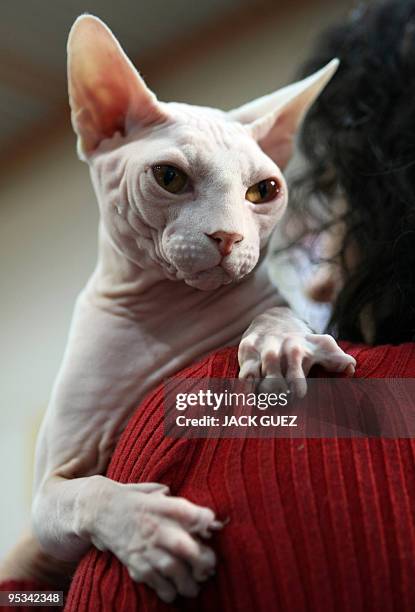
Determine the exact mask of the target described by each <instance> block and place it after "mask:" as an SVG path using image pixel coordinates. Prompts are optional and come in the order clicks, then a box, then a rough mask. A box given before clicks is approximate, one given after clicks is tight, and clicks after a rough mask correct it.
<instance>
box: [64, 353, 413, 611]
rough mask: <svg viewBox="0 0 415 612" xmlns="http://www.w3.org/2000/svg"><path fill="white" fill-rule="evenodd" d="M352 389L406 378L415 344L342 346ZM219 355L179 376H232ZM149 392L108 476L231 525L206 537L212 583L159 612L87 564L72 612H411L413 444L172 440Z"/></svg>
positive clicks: (99, 563) (113, 566) (232, 356)
mask: <svg viewBox="0 0 415 612" xmlns="http://www.w3.org/2000/svg"><path fill="white" fill-rule="evenodd" d="M347 348H348V349H349V352H350V353H352V354H353V355H354V356H355V357H356V358H357V361H358V364H359V365H358V370H357V376H360V377H377V378H382V377H415V345H406V346H401V347H378V348H371V349H367V348H363V347H351V346H350V345H348V346H347ZM237 371H238V364H237V353H236V350H235V349H224V350H222V351H219V352H218V353H215V354H213V355H211V356H210V357H208V358H207V359H205V360H204V361H203V362H201V363H199V364H197V365H194V366H191V367H190V368H187V370H185V371H184V372H181V373H180V374H179V376H187V377H194V378H201V377H204V376H210V377H218V378H219V377H227V378H232V377H235V376H236V375H237ZM162 399H163V393H162V390H161V388H159V389H158V390H156V391H154V392H153V393H151V394H150V395H149V396H148V397H147V399H146V400H145V401H144V402H143V404H142V405H141V407H140V409H139V410H137V412H136V413H135V415H134V416H133V418H132V419H131V422H130V423H129V425H128V428H127V429H126V431H125V432H124V434H123V436H122V439H121V440H120V442H119V444H118V447H117V449H116V452H115V453H114V456H113V459H112V461H111V464H110V466H109V468H108V476H109V477H110V478H113V479H115V480H119V481H121V482H140V481H143V482H145V481H152V482H164V483H166V484H169V485H170V488H171V490H172V493H173V494H175V495H181V496H184V497H187V498H188V499H190V500H192V501H194V502H195V503H198V504H201V505H206V506H209V507H211V508H213V509H214V510H215V511H216V513H217V514H218V515H219V516H220V517H229V518H230V522H229V524H228V525H227V526H226V527H225V528H224V530H223V531H222V532H221V533H220V534H217V535H216V536H215V539H214V541H213V546H214V548H215V551H216V553H217V556H218V559H219V564H218V568H217V575H216V577H215V579H213V580H211V581H210V582H209V583H208V584H206V586H204V587H203V589H202V591H201V594H200V596H199V597H198V599H197V600H185V599H182V598H181V599H179V600H177V603H176V604H174V605H173V606H168V605H166V604H163V603H162V602H161V601H160V600H158V598H157V597H156V595H155V594H154V593H153V592H152V591H151V590H150V589H148V588H147V587H145V586H142V585H137V584H134V583H133V582H132V581H131V579H130V578H129V576H128V574H127V572H126V570H125V569H124V568H123V567H122V566H121V564H120V563H119V562H118V561H117V559H116V558H115V557H114V556H113V555H112V554H110V553H101V552H99V551H97V550H95V549H91V551H90V552H89V553H88V554H87V555H86V556H85V558H84V559H83V561H82V562H81V564H80V565H79V568H78V571H77V573H76V574H75V578H74V580H73V583H72V587H71V590H70V592H69V598H68V602H67V606H66V610H67V612H69V611H70V612H75V611H76V612H83V611H87V610H117V611H118V610H120V611H123V610H125V611H127V610H128V611H129V610H140V611H143V612H144V611H150V610H151V611H156V610H159V611H160V612H161V611H163V610H169V609H170V610H171V609H180V610H198V611H200V612H202V611H206V612H208V611H209V612H212V611H214V610H215V611H216V610H217V611H221V612H225V611H229V612H245V611H246V612H251V611H252V610H255V611H256V612H273V611H284V612H285V611H287V612H288V611H289V612H303V611H304V612H306V611H312V612H318V611H320V610H321V611H324V612H327V611H330V610H336V611H337V612H338V611H346V610H350V611H351V612H359V611H362V612H363V610H364V611H365V612H367V611H369V610H373V612H375V611H376V612H380V611H392V610H396V611H399V612H402V611H404V610H408V611H409V610H411V611H412V612H413V611H414V610H415V526H414V520H413V519H414V509H415V456H414V451H415V444H414V443H413V441H412V440H407V439H405V440H404V439H402V440H390V439H388V440H386V439H331V440H321V439H308V440H299V439H297V440H288V439H245V440H242V439H222V440H212V439H210V440H206V439H199V440H185V439H177V440H173V439H170V438H166V437H165V436H164V435H163V408H162Z"/></svg>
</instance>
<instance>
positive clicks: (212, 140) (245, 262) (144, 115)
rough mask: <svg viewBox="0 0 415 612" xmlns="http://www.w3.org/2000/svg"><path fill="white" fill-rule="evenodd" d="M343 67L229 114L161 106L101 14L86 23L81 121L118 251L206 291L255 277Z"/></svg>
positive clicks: (72, 51)
mask: <svg viewBox="0 0 415 612" xmlns="http://www.w3.org/2000/svg"><path fill="white" fill-rule="evenodd" d="M337 64H338V62H337V60H333V61H332V62H331V63H330V64H328V66H326V67H325V68H323V69H322V70H320V71H319V72H317V73H316V74H314V75H312V76H311V77H308V78H307V79H305V80H303V81H300V82H298V83H294V84H293V85H290V86H288V87H285V88H284V89H281V90H279V91H277V92H275V93H273V94H270V95H268V96H264V97H263V98H259V99H258V100H255V101H253V102H251V103H249V104H246V105H245V106H242V107H241V108H239V109H235V110H233V111H230V112H223V111H220V110H216V109H211V108H205V107H199V106H190V105H187V104H178V103H162V102H159V101H158V100H157V98H156V96H155V95H154V94H153V93H152V92H151V91H150V90H149V89H148V87H147V86H146V85H145V83H144V81H143V80H142V78H141V77H140V75H139V74H138V72H137V71H136V69H135V68H134V66H133V65H132V63H131V62H130V61H129V59H128V58H127V56H126V55H125V54H124V52H123V51H122V49H121V47H120V45H119V44H118V42H117V40H116V39H115V38H114V36H113V35H112V33H111V32H110V30H109V29H108V28H107V27H106V26H105V25H104V24H103V23H102V22H101V21H100V20H99V19H97V18H95V17H92V16H89V15H85V16H82V17H80V18H79V19H77V21H76V22H75V24H74V26H73V27H72V30H71V33H70V36H69V41H68V80H69V98H70V105H71V110H72V123H73V126H74V129H75V131H76V133H77V135H78V153H79V155H80V157H81V158H82V159H84V160H86V161H87V162H88V163H89V165H90V168H91V176H92V181H93V184H94V188H95V191H96V194H97V198H98V202H99V206H100V212H101V217H102V223H103V228H104V232H105V233H106V234H107V237H108V239H109V240H110V241H111V242H112V244H113V245H114V246H115V248H116V249H117V250H118V251H120V252H122V253H123V254H124V255H125V257H127V258H128V259H129V260H130V261H132V262H134V263H136V264H137V265H138V266H140V267H147V268H148V267H156V268H158V270H159V271H161V272H162V273H163V275H164V276H166V277H167V278H169V279H173V280H184V281H185V282H186V283H187V284H188V285H191V286H192V287H196V288H198V289H205V290H209V289H216V288H217V287H219V286H221V285H224V284H227V283H230V282H235V281H239V280H240V279H242V278H243V277H244V276H246V275H247V274H248V273H249V272H251V270H252V269H253V268H254V267H255V265H256V263H257V262H258V259H259V256H260V251H261V249H263V247H264V246H265V245H266V243H267V241H268V238H269V236H270V234H271V232H272V230H273V228H274V226H275V224H276V223H277V221H278V220H279V219H280V218H281V216H282V214H283V212H284V210H285V207H286V205H287V185H286V182H285V180H284V177H283V174H282V170H283V169H284V167H285V165H286V164H287V162H288V160H289V158H290V156H291V153H292V149H293V138H294V136H295V133H296V131H297V129H298V126H299V124H300V122H301V120H302V118H303V117H304V115H305V113H306V111H307V110H308V108H309V107H310V106H311V104H312V103H313V101H314V100H315V98H316V97H317V96H318V94H319V93H320V91H321V90H322V89H323V87H324V86H325V84H326V83H327V82H328V81H329V80H330V78H331V76H332V75H333V73H334V72H335V70H336V68H337Z"/></svg>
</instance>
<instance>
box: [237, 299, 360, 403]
mask: <svg viewBox="0 0 415 612" xmlns="http://www.w3.org/2000/svg"><path fill="white" fill-rule="evenodd" d="M238 358H239V365H240V372H239V378H242V379H255V380H260V381H261V382H260V386H261V387H262V389H261V390H266V389H267V388H268V386H269V387H270V388H272V389H273V390H275V386H276V384H277V386H278V387H279V388H280V389H281V390H286V389H289V390H290V391H292V392H293V393H295V395H297V396H298V397H304V395H305V394H306V392H307V382H306V377H307V375H308V373H309V371H310V369H311V368H312V366H313V365H316V364H319V365H321V366H323V367H324V368H325V369H326V370H328V371H329V372H339V373H340V372H342V373H345V374H346V375H347V376H353V375H354V372H355V367H356V361H355V359H354V358H353V357H352V356H351V355H348V354H347V353H345V352H344V351H343V350H342V349H341V348H340V347H339V345H338V344H337V342H336V341H335V339H334V338H333V337H332V336H330V335H328V334H313V333H311V331H310V329H309V328H308V326H307V325H306V324H305V323H304V322H303V321H301V320H300V319H298V318H297V317H296V316H295V315H294V314H293V313H292V312H291V311H290V310H288V309H287V308H283V307H278V308H272V309H270V310H268V311H267V312H266V313H264V314H262V315H260V316H259V317H257V318H256V319H254V321H253V322H252V323H251V325H250V327H249V328H248V330H247V331H246V332H245V334H244V336H243V337H242V340H241V342H240V345H239V351H238ZM267 383H268V384H267Z"/></svg>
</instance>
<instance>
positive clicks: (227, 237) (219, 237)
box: [206, 231, 244, 257]
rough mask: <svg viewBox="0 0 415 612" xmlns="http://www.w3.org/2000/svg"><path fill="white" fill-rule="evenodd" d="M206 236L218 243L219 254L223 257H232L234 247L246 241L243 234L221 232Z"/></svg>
mask: <svg viewBox="0 0 415 612" xmlns="http://www.w3.org/2000/svg"><path fill="white" fill-rule="evenodd" d="M206 235H207V236H209V238H211V239H212V240H214V241H215V242H216V243H217V245H218V249H219V253H220V254H221V255H223V257H226V255H230V254H231V253H232V249H233V245H234V244H237V243H238V242H242V240H243V239H244V237H243V236H242V234H236V233H229V232H221V231H220V232H214V233H213V234H206Z"/></svg>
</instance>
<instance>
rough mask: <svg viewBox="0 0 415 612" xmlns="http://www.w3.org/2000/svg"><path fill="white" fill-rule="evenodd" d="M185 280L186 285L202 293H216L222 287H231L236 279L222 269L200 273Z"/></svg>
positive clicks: (212, 269)
mask: <svg viewBox="0 0 415 612" xmlns="http://www.w3.org/2000/svg"><path fill="white" fill-rule="evenodd" d="M183 280H184V282H185V283H186V285H189V286H190V287H193V288H194V289H199V290H200V291H214V290H215V289H219V287H222V285H229V284H230V283H232V282H234V279H233V278H232V277H231V276H229V274H227V273H226V272H225V270H224V269H223V268H220V267H216V268H211V269H210V270H204V271H203V272H199V273H198V274H195V275H194V276H190V277H187V278H184V279H183Z"/></svg>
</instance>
